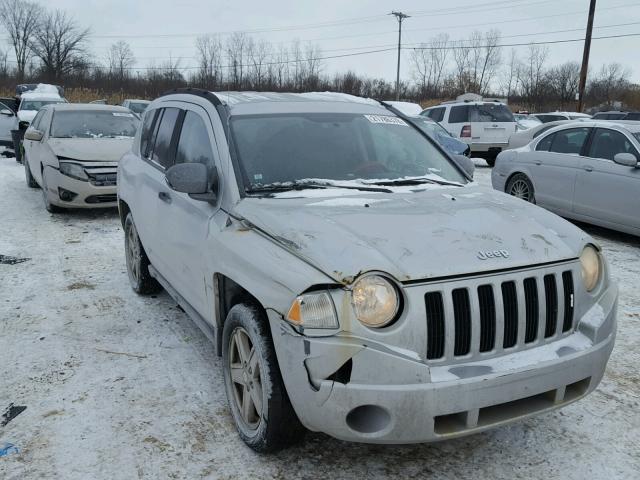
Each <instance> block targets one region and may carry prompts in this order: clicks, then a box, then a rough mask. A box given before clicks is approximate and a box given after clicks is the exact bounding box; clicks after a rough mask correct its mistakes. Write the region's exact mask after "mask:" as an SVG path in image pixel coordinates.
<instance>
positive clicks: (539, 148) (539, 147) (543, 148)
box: [536, 133, 555, 152]
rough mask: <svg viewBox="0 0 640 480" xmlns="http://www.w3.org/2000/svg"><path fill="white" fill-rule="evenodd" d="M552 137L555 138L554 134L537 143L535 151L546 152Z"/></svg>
mask: <svg viewBox="0 0 640 480" xmlns="http://www.w3.org/2000/svg"><path fill="white" fill-rule="evenodd" d="M553 137H555V133H552V134H551V135H547V136H546V137H544V138H543V139H542V140H540V141H539V142H538V145H536V151H538V152H548V151H549V148H550V147H551V142H553Z"/></svg>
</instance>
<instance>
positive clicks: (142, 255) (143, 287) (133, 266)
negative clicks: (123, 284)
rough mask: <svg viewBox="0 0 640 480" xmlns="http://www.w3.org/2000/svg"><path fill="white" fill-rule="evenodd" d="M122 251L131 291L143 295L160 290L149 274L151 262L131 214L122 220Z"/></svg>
mask: <svg viewBox="0 0 640 480" xmlns="http://www.w3.org/2000/svg"><path fill="white" fill-rule="evenodd" d="M124 251H125V260H126V263H127V273H128V275H129V283H130V284H131V288H133V291H134V292H136V293H139V294H141V295H145V294H150V293H157V292H159V291H160V290H162V287H161V286H160V284H159V283H158V282H157V281H156V279H155V278H153V277H152V276H151V274H150V273H149V265H151V262H149V258H148V257H147V253H146V252H145V251H144V248H143V247H142V242H140V237H138V230H136V225H135V224H134V223H133V216H132V215H131V212H129V213H128V214H127V218H125V220H124Z"/></svg>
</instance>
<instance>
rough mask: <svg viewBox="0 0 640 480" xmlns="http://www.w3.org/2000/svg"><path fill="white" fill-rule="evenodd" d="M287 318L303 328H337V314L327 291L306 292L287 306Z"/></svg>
mask: <svg viewBox="0 0 640 480" xmlns="http://www.w3.org/2000/svg"><path fill="white" fill-rule="evenodd" d="M287 320H288V321H289V322H291V323H293V324H295V325H298V326H300V327H303V328H338V326H339V324H338V315H337V314H336V309H335V307H334V306H333V300H331V295H329V293H328V292H319V293H306V294H303V295H300V296H299V297H297V298H296V299H295V300H294V301H293V303H292V304H291V308H289V313H287Z"/></svg>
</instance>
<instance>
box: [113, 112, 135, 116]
mask: <svg viewBox="0 0 640 480" xmlns="http://www.w3.org/2000/svg"><path fill="white" fill-rule="evenodd" d="M112 115H113V116H114V117H133V113H120V112H113V113H112Z"/></svg>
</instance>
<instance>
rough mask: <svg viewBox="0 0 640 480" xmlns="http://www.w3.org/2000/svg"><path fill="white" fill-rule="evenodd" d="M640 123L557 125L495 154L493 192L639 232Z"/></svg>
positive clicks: (585, 219)
mask: <svg viewBox="0 0 640 480" xmlns="http://www.w3.org/2000/svg"><path fill="white" fill-rule="evenodd" d="M639 161H640V125H631V124H625V125H621V124H616V123H613V122H597V121H596V122H593V121H589V122H580V123H579V124H576V123H569V124H566V125H561V126H558V127H555V128H553V129H551V130H549V131H548V132H546V133H545V134H544V135H541V136H540V137H538V138H537V139H536V140H535V141H533V142H531V143H530V144H528V145H526V146H525V147H522V148H518V149H515V150H508V151H506V152H504V153H502V154H500V155H499V156H498V161H497V163H496V166H495V169H494V171H493V172H492V177H491V180H492V183H493V187H494V188H495V189H496V190H500V191H503V192H507V193H509V194H511V195H515V196H516V197H519V198H521V199H523V200H526V201H529V202H532V203H536V204H537V205H539V206H541V207H544V208H547V209H549V210H551V211H553V212H555V213H557V214H559V215H562V216H563V217H567V218H571V219H574V220H579V221H582V222H586V223H592V224H595V225H600V226H602V227H606V228H611V229H614V230H619V231H622V232H626V233H630V234H632V235H639V236H640V195H639V194H638V192H640V164H639V163H638V162H639Z"/></svg>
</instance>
